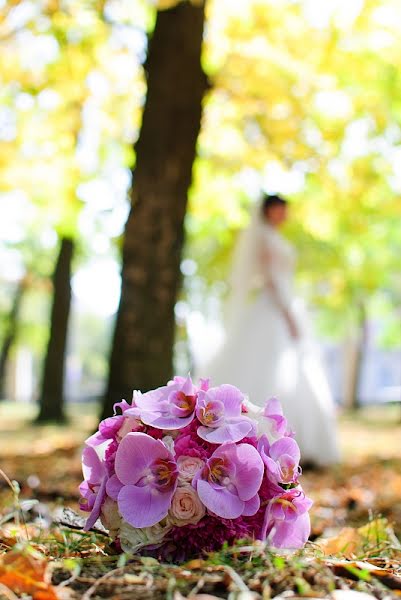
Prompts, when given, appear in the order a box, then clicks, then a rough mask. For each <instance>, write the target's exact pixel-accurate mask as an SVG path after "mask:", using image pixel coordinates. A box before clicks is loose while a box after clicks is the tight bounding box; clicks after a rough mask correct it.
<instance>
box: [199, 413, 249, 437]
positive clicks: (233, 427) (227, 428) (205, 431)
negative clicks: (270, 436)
mask: <svg viewBox="0 0 401 600" xmlns="http://www.w3.org/2000/svg"><path fill="white" fill-rule="evenodd" d="M238 419H239V420H238V422H234V423H233V422H226V423H225V424H224V425H221V426H220V427H205V426H203V425H201V426H200V427H198V430H197V433H198V435H199V437H200V438H202V439H203V440H205V441H206V442H209V443H210V444H223V443H224V442H239V441H240V440H242V439H243V438H244V437H246V436H247V435H248V434H249V433H250V431H251V430H252V428H253V423H252V421H250V420H249V419H248V418H247V417H238Z"/></svg>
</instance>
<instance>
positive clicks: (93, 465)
mask: <svg viewBox="0 0 401 600" xmlns="http://www.w3.org/2000/svg"><path fill="white" fill-rule="evenodd" d="M82 472H83V475H84V479H87V480H88V481H90V482H91V483H100V481H101V479H102V477H103V476H104V474H105V469H104V465H103V463H102V461H101V460H100V458H99V456H98V454H97V452H96V450H95V449H94V448H92V446H87V447H86V448H84V450H83V452H82Z"/></svg>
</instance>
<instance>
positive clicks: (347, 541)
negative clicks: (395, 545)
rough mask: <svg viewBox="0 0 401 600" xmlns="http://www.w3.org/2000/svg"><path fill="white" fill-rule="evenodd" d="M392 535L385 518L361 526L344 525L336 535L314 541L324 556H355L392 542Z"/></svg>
mask: <svg viewBox="0 0 401 600" xmlns="http://www.w3.org/2000/svg"><path fill="white" fill-rule="evenodd" d="M394 537H395V536H394V532H393V531H392V529H391V527H390V526H389V524H388V522H387V519H375V520H374V521H371V522H370V523H368V524H367V525H364V526H363V527H358V528H354V527H344V528H343V529H341V531H340V532H339V533H338V534H337V535H335V536H333V537H330V538H322V539H318V540H316V542H315V543H316V545H317V546H318V547H319V548H320V549H321V550H322V551H323V553H324V555H325V556H335V555H341V556H342V558H355V557H357V556H361V555H363V554H366V552H367V550H368V549H369V548H372V547H373V548H378V547H379V546H380V545H381V544H383V543H386V542H392V541H393V539H394Z"/></svg>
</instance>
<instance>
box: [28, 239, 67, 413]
mask: <svg viewBox="0 0 401 600" xmlns="http://www.w3.org/2000/svg"><path fill="white" fill-rule="evenodd" d="M73 252H74V243H73V241H72V240H71V239H70V238H65V237H63V238H62V239H61V243H60V250H59V254H58V257H57V262H56V267H55V270H54V273H53V278H52V280H53V305H52V311H51V320H50V337H49V341H48V344H47V351H46V357H45V362H44V370H43V379H42V388H41V393H40V399H39V402H40V411H39V415H38V417H37V422H39V423H43V422H46V421H58V422H63V421H64V420H65V415H64V366H65V354H66V346H67V330H68V318H69V313H70V304H71V282H70V280H71V263H72V256H73Z"/></svg>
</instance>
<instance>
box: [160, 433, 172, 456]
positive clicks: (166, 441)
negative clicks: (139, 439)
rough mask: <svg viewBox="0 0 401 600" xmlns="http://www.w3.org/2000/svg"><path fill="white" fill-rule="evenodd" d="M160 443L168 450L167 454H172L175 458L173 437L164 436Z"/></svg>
mask: <svg viewBox="0 0 401 600" xmlns="http://www.w3.org/2000/svg"><path fill="white" fill-rule="evenodd" d="M162 442H163V444H164V445H165V446H166V448H167V450H168V451H169V452H171V454H172V455H173V456H175V449H174V439H173V437H172V436H171V435H165V436H164V437H163V438H162Z"/></svg>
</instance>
